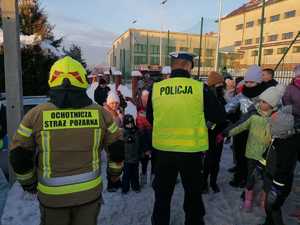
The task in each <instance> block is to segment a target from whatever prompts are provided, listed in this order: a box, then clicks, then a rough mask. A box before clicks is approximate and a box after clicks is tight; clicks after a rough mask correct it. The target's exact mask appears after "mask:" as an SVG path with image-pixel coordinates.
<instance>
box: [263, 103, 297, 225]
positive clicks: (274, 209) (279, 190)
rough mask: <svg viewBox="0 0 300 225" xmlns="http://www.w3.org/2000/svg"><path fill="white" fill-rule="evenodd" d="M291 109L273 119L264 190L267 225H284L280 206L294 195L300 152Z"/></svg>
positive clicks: (282, 111) (275, 115)
mask: <svg viewBox="0 0 300 225" xmlns="http://www.w3.org/2000/svg"><path fill="white" fill-rule="evenodd" d="M294 123H295V120H294V116H293V115H292V108H291V107H290V106H288V107H284V108H282V109H280V110H279V111H278V112H276V113H274V114H273V115H272V117H271V118H270V127H271V135H272V145H271V147H270V148H269V149H268V152H267V154H266V155H267V157H266V160H267V165H266V172H265V179H264V190H265V192H266V193H267V198H266V204H265V205H264V206H265V210H266V214H267V217H266V221H265V223H264V224H265V225H269V224H270V225H271V224H272V225H284V224H285V223H284V222H283V219H282V215H281V207H282V205H283V204H284V202H285V200H286V198H287V197H288V196H289V193H290V192H291V188H292V184H293V176H294V170H295V167H296V163H297V158H298V157H297V156H298V150H299V149H300V142H299V138H300V135H299V134H297V133H296V130H295V128H294V125H295V124H294Z"/></svg>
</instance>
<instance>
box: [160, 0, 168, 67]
mask: <svg viewBox="0 0 300 225" xmlns="http://www.w3.org/2000/svg"><path fill="white" fill-rule="evenodd" d="M168 1H169V0H163V1H162V2H161V3H160V5H161V13H160V15H161V16H160V17H161V18H160V19H161V26H160V35H159V65H160V66H162V30H163V22H162V7H163V6H164V5H165V4H167V2H168Z"/></svg>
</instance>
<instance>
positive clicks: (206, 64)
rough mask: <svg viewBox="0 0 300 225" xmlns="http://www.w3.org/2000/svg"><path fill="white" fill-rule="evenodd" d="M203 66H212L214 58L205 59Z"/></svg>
mask: <svg viewBox="0 0 300 225" xmlns="http://www.w3.org/2000/svg"><path fill="white" fill-rule="evenodd" d="M203 66H204V67H213V66H214V60H213V59H205V60H204V65H203Z"/></svg>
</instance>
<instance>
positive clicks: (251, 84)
mask: <svg viewBox="0 0 300 225" xmlns="http://www.w3.org/2000/svg"><path fill="white" fill-rule="evenodd" d="M261 79H262V70H261V68H260V67H258V66H256V65H253V66H251V67H250V68H249V69H248V71H247V72H246V74H245V78H244V82H243V83H244V84H243V86H242V90H241V93H239V94H237V95H236V96H234V97H233V98H232V99H231V100H230V101H229V102H228V103H227V104H226V106H225V110H226V112H227V114H228V115H232V114H236V116H239V118H241V117H242V116H243V115H244V114H246V113H247V112H248V110H249V108H250V107H251V106H253V105H255V104H256V103H257V102H258V96H259V95H260V94H261V93H262V92H263V88H262V86H261ZM236 116H234V117H236ZM247 138H248V131H244V132H241V133H240V134H238V135H236V136H235V137H234V138H233V148H234V156H235V157H234V158H235V159H236V171H235V174H234V177H233V179H232V181H230V182H229V184H230V185H231V186H233V187H244V186H245V184H246V179H247V174H248V171H247V159H246V157H245V150H246V144H247Z"/></svg>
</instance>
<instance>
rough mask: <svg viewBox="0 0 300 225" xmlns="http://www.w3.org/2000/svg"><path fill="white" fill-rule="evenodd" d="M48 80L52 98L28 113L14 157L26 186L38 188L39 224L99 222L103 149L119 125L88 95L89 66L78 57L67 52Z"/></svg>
mask: <svg viewBox="0 0 300 225" xmlns="http://www.w3.org/2000/svg"><path fill="white" fill-rule="evenodd" d="M48 83H49V86H50V102H49V103H45V104H41V105H38V106H36V107H34V108H33V109H32V110H30V111H29V112H28V113H27V114H26V115H25V117H24V119H23V120H22V122H21V124H20V126H19V128H18V130H17V132H16V134H15V136H14V138H13V141H12V145H11V148H10V150H11V152H10V162H11V164H12V167H13V169H14V171H15V173H16V177H17V180H18V181H19V182H20V183H21V185H22V187H23V189H24V190H25V191H28V192H31V193H36V192H38V199H39V201H40V211H41V225H82V224H85V225H96V224H97V216H98V213H99V210H100V198H101V185H102V180H101V176H100V163H99V161H100V150H101V149H102V147H103V145H104V144H107V143H112V142H114V141H116V140H117V139H118V138H119V136H121V134H120V131H119V129H118V127H117V125H116V124H115V123H114V122H113V119H112V117H111V116H110V114H109V113H108V112H107V111H105V110H104V109H103V108H102V107H101V106H98V105H94V104H92V101H91V100H90V99H89V98H88V96H87V95H86V88H87V87H88V83H87V79H86V71H85V69H84V68H83V67H82V65H81V64H80V63H79V62H77V61H75V60H74V59H72V58H71V57H68V56H67V57H64V58H62V59H60V60H58V61H57V62H56V63H55V64H54V65H53V66H52V68H51V71H50V77H49V81H48ZM36 147H37V148H36ZM36 149H37V152H36Z"/></svg>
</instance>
